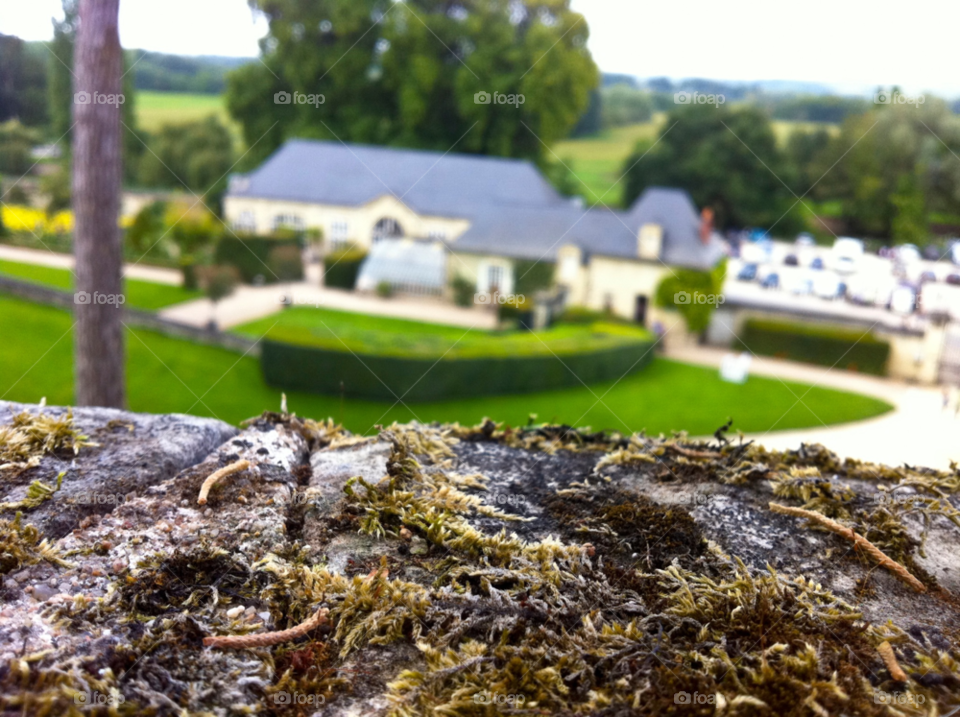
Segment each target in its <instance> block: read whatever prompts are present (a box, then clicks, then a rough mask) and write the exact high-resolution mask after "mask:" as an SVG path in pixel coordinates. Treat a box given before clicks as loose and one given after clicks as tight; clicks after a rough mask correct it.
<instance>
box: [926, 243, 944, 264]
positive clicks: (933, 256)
mask: <svg viewBox="0 0 960 717" xmlns="http://www.w3.org/2000/svg"><path fill="white" fill-rule="evenodd" d="M920 253H921V254H923V258H924V259H926V260H927V261H939V260H940V259H941V258H942V257H943V252H942V251H941V250H940V247H938V246H937V245H936V244H927V245H926V246H925V247H923V251H922V252H920Z"/></svg>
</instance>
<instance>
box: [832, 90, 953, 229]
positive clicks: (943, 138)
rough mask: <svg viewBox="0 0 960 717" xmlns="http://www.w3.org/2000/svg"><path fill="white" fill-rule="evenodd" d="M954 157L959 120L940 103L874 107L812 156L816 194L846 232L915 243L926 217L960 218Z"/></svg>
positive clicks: (845, 125)
mask: <svg viewBox="0 0 960 717" xmlns="http://www.w3.org/2000/svg"><path fill="white" fill-rule="evenodd" d="M958 154H960V118H957V117H956V115H954V114H953V113H952V112H950V110H949V108H948V107H947V106H946V104H945V103H943V102H942V101H940V100H937V99H935V98H932V97H927V98H926V102H924V104H922V105H921V106H919V107H916V106H914V105H906V106H885V105H881V106H879V107H877V108H876V109H874V110H871V111H870V112H866V113H864V114H861V115H855V116H852V117H849V118H847V120H846V121H845V122H844V123H843V125H842V127H841V130H840V133H839V134H838V136H837V137H835V138H834V139H833V140H831V142H830V144H829V145H827V147H825V148H824V149H823V150H821V151H820V152H819V153H818V154H817V155H816V160H815V162H814V164H815V165H816V168H815V171H814V173H824V172H825V176H824V177H823V180H822V181H821V182H820V184H819V185H818V186H817V190H816V192H815V194H817V195H818V196H819V197H820V198H824V199H827V198H829V199H836V200H840V204H841V216H842V218H843V219H844V220H845V222H846V223H847V227H848V230H849V231H850V232H852V233H855V234H861V235H864V236H872V237H883V238H893V239H894V240H896V241H908V240H909V241H921V240H922V237H924V236H925V235H926V216H927V213H928V212H930V211H940V212H947V213H950V214H960V161H958V160H957V155H958ZM838 160H839V161H838Z"/></svg>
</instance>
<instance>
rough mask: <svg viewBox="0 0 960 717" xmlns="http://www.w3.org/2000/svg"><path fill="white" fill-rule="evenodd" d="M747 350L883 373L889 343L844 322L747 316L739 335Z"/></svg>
mask: <svg viewBox="0 0 960 717" xmlns="http://www.w3.org/2000/svg"><path fill="white" fill-rule="evenodd" d="M740 343H742V344H743V345H744V346H745V347H746V348H747V350H749V351H752V352H753V353H755V354H759V355H761V356H776V357H777V358H785V359H790V360H792V361H804V362H807V363H814V364H820V365H823V366H831V367H832V366H838V367H840V368H846V369H849V370H851V371H862V372H863V373H870V374H875V375H877V376H883V375H886V373H887V359H888V358H889V357H890V344H889V343H887V342H886V341H884V340H882V339H879V338H877V337H876V336H874V335H873V334H871V333H869V332H866V333H865V332H864V331H861V330H857V329H850V328H847V327H843V326H829V325H824V324H801V323H791V322H786V321H772V320H766V319H749V320H748V321H747V323H746V326H745V327H744V331H743V332H742V335H741V337H740Z"/></svg>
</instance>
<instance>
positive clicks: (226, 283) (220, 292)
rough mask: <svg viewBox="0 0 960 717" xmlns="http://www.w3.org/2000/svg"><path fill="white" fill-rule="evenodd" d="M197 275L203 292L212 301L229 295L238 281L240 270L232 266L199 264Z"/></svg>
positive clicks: (215, 301) (214, 301)
mask: <svg viewBox="0 0 960 717" xmlns="http://www.w3.org/2000/svg"><path fill="white" fill-rule="evenodd" d="M197 275H198V277H199V279H200V284H201V285H202V286H203V292H204V293H205V294H206V295H207V298H208V299H210V301H212V302H213V303H217V302H218V301H220V300H221V299H225V298H227V297H228V296H230V294H232V293H233V290H234V289H235V288H236V286H237V284H238V283H240V272H238V271H237V269H236V268H235V267H232V266H201V267H198V268H197Z"/></svg>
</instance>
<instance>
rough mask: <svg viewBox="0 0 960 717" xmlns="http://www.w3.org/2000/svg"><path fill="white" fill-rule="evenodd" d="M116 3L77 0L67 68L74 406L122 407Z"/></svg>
mask: <svg viewBox="0 0 960 717" xmlns="http://www.w3.org/2000/svg"><path fill="white" fill-rule="evenodd" d="M119 5H120V0H80V27H79V29H78V32H77V44H76V54H75V56H74V68H75V70H76V75H75V82H76V85H75V87H74V90H75V95H74V104H73V113H74V122H75V126H74V128H73V137H74V140H73V209H74V215H75V229H74V253H75V255H76V260H77V262H76V264H77V265H76V275H77V295H76V299H75V307H74V315H75V317H76V340H75V347H76V348H75V353H76V370H75V375H76V403H77V405H80V406H114V407H118V408H122V407H123V406H124V404H125V403H126V398H125V381H124V366H123V325H122V323H121V308H120V307H121V305H122V303H123V298H122V290H123V286H122V279H121V270H122V252H121V249H120V230H119V228H118V226H117V218H118V215H119V210H120V171H121V152H120V107H119V105H120V103H121V102H122V97H121V95H120V87H121V84H120V75H121V68H122V66H123V56H122V52H121V49H120V35H119V33H118V31H117V17H118V13H119Z"/></svg>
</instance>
